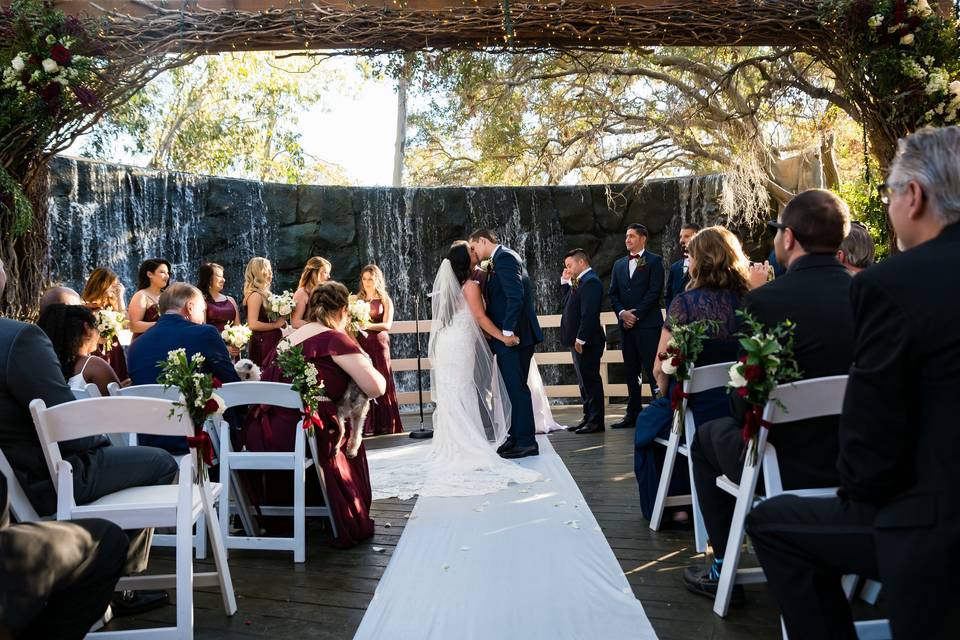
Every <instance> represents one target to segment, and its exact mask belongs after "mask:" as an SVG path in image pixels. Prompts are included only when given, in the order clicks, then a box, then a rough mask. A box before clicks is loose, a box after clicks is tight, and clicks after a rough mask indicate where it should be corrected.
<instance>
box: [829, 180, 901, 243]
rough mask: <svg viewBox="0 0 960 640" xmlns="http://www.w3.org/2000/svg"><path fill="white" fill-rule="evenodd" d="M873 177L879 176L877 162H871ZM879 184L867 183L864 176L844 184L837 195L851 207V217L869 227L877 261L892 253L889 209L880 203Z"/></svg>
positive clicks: (872, 181)
mask: <svg viewBox="0 0 960 640" xmlns="http://www.w3.org/2000/svg"><path fill="white" fill-rule="evenodd" d="M871 167H872V170H871V175H873V176H876V175H879V173H878V172H879V168H878V167H877V165H876V162H871ZM877 186H878V185H877V182H875V181H874V180H870V181H869V182H867V180H866V178H865V177H863V176H860V177H858V178H857V179H855V180H850V181H847V182H845V183H843V184H842V185H841V186H840V188H839V189H837V195H838V196H840V198H841V199H843V201H844V202H846V203H847V204H848V205H849V206H850V215H851V217H852V218H853V219H854V220H859V221H860V222H862V223H863V224H864V226H866V227H867V231H869V232H870V237H871V238H873V245H874V249H875V259H876V260H878V261H879V260H882V259H883V258H886V257H887V255H888V254H889V253H890V231H889V229H890V227H889V225H888V224H887V207H886V205H884V204H883V203H882V202H880V193H879V191H878V190H877Z"/></svg>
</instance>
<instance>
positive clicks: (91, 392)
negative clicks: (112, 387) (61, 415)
mask: <svg viewBox="0 0 960 640" xmlns="http://www.w3.org/2000/svg"><path fill="white" fill-rule="evenodd" d="M70 391H72V392H73V397H74V399H75V400H85V399H87V398H99V397H101V396H102V395H103V394H101V393H100V387H98V386H97V385H95V384H93V383H92V382H88V383H87V384H85V385H83V389H70Z"/></svg>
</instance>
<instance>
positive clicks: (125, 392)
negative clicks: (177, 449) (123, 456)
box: [107, 382, 207, 560]
mask: <svg viewBox="0 0 960 640" xmlns="http://www.w3.org/2000/svg"><path fill="white" fill-rule="evenodd" d="M107 392H108V393H109V394H110V395H111V396H112V397H116V398H154V399H156V400H166V401H168V402H176V401H178V400H179V399H180V390H179V389H177V388H176V387H168V388H166V389H165V388H164V387H163V385H162V384H139V385H134V386H131V387H121V386H120V385H118V384H117V383H116V382H111V383H110V384H108V385H107ZM113 435H117V434H113ZM122 435H124V434H121V437H122ZM125 435H126V436H127V442H128V444H129V445H130V446H131V447H135V446H137V434H136V432H130V433H127V434H125ZM162 435H170V434H168V433H167V434H162ZM190 435H193V434H190ZM111 439H112V437H111ZM174 457H175V458H177V459H178V461H179V458H180V457H181V456H174ZM176 544H177V540H176V537H175V536H173V535H170V534H167V533H155V534H153V541H152V542H151V546H154V547H174V546H176ZM193 546H194V549H196V553H197V560H204V559H205V558H206V557H207V528H206V527H205V526H204V524H203V516H202V514H201V520H200V522H199V523H198V524H197V533H196V535H195V536H194V539H193Z"/></svg>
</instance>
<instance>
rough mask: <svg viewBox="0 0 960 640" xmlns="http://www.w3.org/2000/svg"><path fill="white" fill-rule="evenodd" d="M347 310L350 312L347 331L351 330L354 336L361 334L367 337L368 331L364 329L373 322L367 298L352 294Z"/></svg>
mask: <svg viewBox="0 0 960 640" xmlns="http://www.w3.org/2000/svg"><path fill="white" fill-rule="evenodd" d="M347 312H348V313H349V314H350V322H349V324H348V325H347V331H349V332H350V333H351V334H352V335H353V337H354V338H356V337H357V336H361V335H362V336H364V337H366V335H367V332H366V331H364V329H366V328H367V327H369V326H370V324H371V322H372V320H371V319H370V303H369V302H367V301H366V300H361V299H360V298H358V297H357V296H350V302H349V304H348V305H347Z"/></svg>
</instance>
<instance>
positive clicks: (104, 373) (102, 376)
mask: <svg viewBox="0 0 960 640" xmlns="http://www.w3.org/2000/svg"><path fill="white" fill-rule="evenodd" d="M37 326H39V327H40V328H41V329H43V332H44V333H46V334H47V337H48V338H50V342H51V343H53V350H54V352H55V353H56V354H57V359H58V360H59V361H60V369H61V370H62V371H63V377H64V379H65V380H66V381H67V384H68V385H69V386H70V388H71V389H83V388H84V387H85V386H86V384H87V383H88V382H92V383H94V384H96V385H97V388H98V389H100V394H101V395H104V396H106V395H108V392H107V385H108V384H110V383H111V382H116V383H118V384H119V383H120V379H119V378H118V377H117V374H116V373H115V372H114V370H113V369H112V368H111V367H110V365H109V364H107V362H106V361H105V360H103V359H101V358H97V357H95V356H93V355H92V354H93V352H94V351H96V350H97V346H98V342H99V340H100V332H99V331H98V330H97V319H96V317H95V316H94V315H93V312H92V311H90V309H88V308H86V307H84V306H81V305H70V304H52V305H50V306H49V307H47V308H46V309H44V310H43V313H41V314H40V319H39V320H38V321H37ZM126 382H127V383H129V380H128V381H126Z"/></svg>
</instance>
